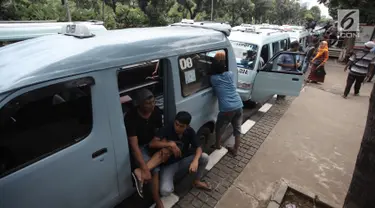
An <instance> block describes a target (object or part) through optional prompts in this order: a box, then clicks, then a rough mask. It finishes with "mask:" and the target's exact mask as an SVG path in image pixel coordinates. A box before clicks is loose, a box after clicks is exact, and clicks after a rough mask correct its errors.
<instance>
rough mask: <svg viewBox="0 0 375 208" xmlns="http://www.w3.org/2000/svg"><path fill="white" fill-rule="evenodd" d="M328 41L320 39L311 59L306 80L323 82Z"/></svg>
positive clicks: (327, 54) (327, 56) (327, 55)
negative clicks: (315, 52) (316, 50)
mask: <svg viewBox="0 0 375 208" xmlns="http://www.w3.org/2000/svg"><path fill="white" fill-rule="evenodd" d="M328 58H329V53H328V43H327V41H322V42H321V43H320V46H319V49H318V53H317V54H316V55H315V57H314V58H313V59H312V60H311V63H310V64H311V71H310V74H309V77H308V82H311V83H318V82H324V78H325V71H324V64H325V63H326V62H327V61H328Z"/></svg>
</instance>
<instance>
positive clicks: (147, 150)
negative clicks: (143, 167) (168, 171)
mask: <svg viewBox="0 0 375 208" xmlns="http://www.w3.org/2000/svg"><path fill="white" fill-rule="evenodd" d="M139 149H140V150H141V153H142V156H143V160H144V161H145V162H146V163H147V162H148V161H149V160H150V159H151V157H152V156H150V154H151V153H150V148H149V147H148V145H147V144H146V145H143V146H139ZM159 171H160V167H159V166H157V167H156V168H154V169H152V170H151V172H152V173H158V172H159Z"/></svg>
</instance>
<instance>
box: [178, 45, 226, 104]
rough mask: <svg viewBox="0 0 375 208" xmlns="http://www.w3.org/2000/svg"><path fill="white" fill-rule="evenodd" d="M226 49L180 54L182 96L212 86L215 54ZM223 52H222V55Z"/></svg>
mask: <svg viewBox="0 0 375 208" xmlns="http://www.w3.org/2000/svg"><path fill="white" fill-rule="evenodd" d="M218 52H224V54H225V57H224V59H225V60H224V61H225V63H226V62H227V53H226V51H225V50H218V51H209V52H202V53H197V54H190V55H184V56H180V57H179V59H178V62H179V70H180V82H181V91H182V96H184V97H186V96H189V95H192V94H194V93H197V92H199V91H201V90H203V89H206V88H209V87H210V80H209V75H210V74H212V73H213V70H214V69H213V67H214V63H215V56H217V55H219V54H218ZM221 54H223V53H220V55H221Z"/></svg>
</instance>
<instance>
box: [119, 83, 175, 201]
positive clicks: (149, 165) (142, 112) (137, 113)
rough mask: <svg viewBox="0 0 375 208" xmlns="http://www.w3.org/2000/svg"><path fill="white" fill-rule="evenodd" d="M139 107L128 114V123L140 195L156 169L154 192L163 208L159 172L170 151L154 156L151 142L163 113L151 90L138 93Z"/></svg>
mask: <svg viewBox="0 0 375 208" xmlns="http://www.w3.org/2000/svg"><path fill="white" fill-rule="evenodd" d="M135 101H136V103H135V105H136V107H135V108H132V109H131V110H130V111H129V112H128V113H127V114H126V115H125V126H126V132H127V136H128V138H129V144H130V149H131V151H132V155H133V157H134V159H135V163H136V165H137V168H136V169H135V170H134V171H133V172H132V176H133V179H134V181H135V184H136V188H137V191H138V194H139V195H140V196H141V197H143V183H144V182H147V181H149V180H151V172H150V170H152V173H153V174H152V195H153V198H154V200H155V203H156V207H157V208H161V207H163V204H162V202H161V200H160V196H159V171H160V168H159V167H158V166H159V165H160V164H161V163H162V162H163V161H166V160H167V159H168V158H169V156H170V154H169V150H168V149H166V148H164V149H161V150H159V151H157V152H156V153H154V154H153V155H152V156H151V153H150V149H149V143H150V142H151V140H152V139H153V138H154V136H155V133H156V132H157V131H158V130H159V129H160V128H161V127H162V125H163V120H162V112H161V110H160V109H159V108H158V107H157V106H155V97H154V95H153V94H152V92H150V91H149V90H147V89H141V90H139V91H138V92H137V93H136V97H135Z"/></svg>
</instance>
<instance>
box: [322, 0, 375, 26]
mask: <svg viewBox="0 0 375 208" xmlns="http://www.w3.org/2000/svg"><path fill="white" fill-rule="evenodd" d="M318 2H319V3H321V4H325V5H326V6H328V8H329V14H330V15H331V16H332V17H333V18H337V10H338V9H359V11H360V14H359V15H360V16H359V18H360V21H361V23H367V24H374V23H375V12H374V11H375V4H374V1H372V0H356V1H353V0H318Z"/></svg>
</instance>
